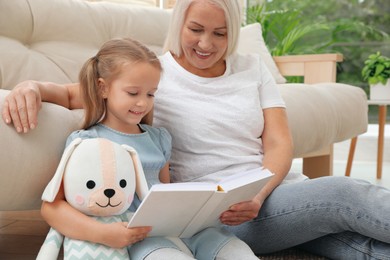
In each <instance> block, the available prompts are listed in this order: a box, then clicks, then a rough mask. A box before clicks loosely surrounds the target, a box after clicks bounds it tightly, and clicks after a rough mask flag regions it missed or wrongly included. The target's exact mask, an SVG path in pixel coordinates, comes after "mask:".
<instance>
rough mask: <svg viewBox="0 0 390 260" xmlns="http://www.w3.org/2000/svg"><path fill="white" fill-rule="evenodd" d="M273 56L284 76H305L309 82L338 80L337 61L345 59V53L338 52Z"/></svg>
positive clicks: (306, 81)
mask: <svg viewBox="0 0 390 260" xmlns="http://www.w3.org/2000/svg"><path fill="white" fill-rule="evenodd" d="M273 58H274V61H275V63H276V65H277V66H278V68H279V71H280V73H281V74H282V75H283V76H303V77H304V82H305V83H308V84H312V83H321V82H336V68H337V62H341V61H343V55H342V54H338V53H331V54H307V55H288V56H274V57H273Z"/></svg>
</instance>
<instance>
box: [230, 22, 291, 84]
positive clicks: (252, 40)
mask: <svg viewBox="0 0 390 260" xmlns="http://www.w3.org/2000/svg"><path fill="white" fill-rule="evenodd" d="M237 51H238V52H239V53H242V54H247V53H258V54H260V56H261V58H262V59H263V61H264V63H265V65H266V66H267V68H268V69H269V70H270V72H271V74H272V76H273V77H274V79H275V81H276V83H278V84H283V83H286V82H287V81H286V79H285V78H284V77H283V76H282V74H280V72H279V69H278V67H277V66H276V63H275V62H274V59H273V58H272V56H271V53H270V52H269V51H268V48H267V46H266V45H265V42H264V39H263V35H262V30H261V25H260V24H259V23H253V24H249V25H246V26H244V27H242V28H241V32H240V39H239V43H238V49H237Z"/></svg>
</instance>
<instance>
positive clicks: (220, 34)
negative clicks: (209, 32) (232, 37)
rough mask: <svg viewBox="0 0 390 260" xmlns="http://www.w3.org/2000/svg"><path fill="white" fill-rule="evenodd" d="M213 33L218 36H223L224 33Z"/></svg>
mask: <svg viewBox="0 0 390 260" xmlns="http://www.w3.org/2000/svg"><path fill="white" fill-rule="evenodd" d="M214 35H216V36H218V37H225V34H224V33H219V32H215V33H214Z"/></svg>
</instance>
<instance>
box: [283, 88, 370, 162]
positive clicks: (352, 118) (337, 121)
mask: <svg viewBox="0 0 390 260" xmlns="http://www.w3.org/2000/svg"><path fill="white" fill-rule="evenodd" d="M278 87H279V90H280V93H281V94H282V97H283V99H284V100H285V102H286V110H287V116H288V120H289V126H290V128H291V132H292V136H293V141H294V158H300V157H310V155H312V154H315V153H317V152H318V151H320V150H322V149H324V148H327V147H329V145H331V144H333V143H336V142H340V141H344V140H347V139H348V138H351V137H353V136H357V135H360V134H361V133H364V132H365V131H366V130H367V124H368V122H367V116H366V115H367V113H368V106H367V96H366V93H365V92H364V91H363V89H361V88H359V87H355V86H351V85H346V84H342V83H317V84H312V85H308V84H292V83H288V84H279V85H278Z"/></svg>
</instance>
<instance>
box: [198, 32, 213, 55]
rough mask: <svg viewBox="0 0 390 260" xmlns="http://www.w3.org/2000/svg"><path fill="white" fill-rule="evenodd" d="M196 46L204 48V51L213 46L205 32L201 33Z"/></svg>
mask: <svg viewBox="0 0 390 260" xmlns="http://www.w3.org/2000/svg"><path fill="white" fill-rule="evenodd" d="M198 46H199V47H200V48H201V49H202V50H205V51H207V50H210V49H211V47H212V46H213V44H212V40H211V37H210V36H208V35H206V34H205V35H202V37H200V39H199V42H198Z"/></svg>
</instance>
